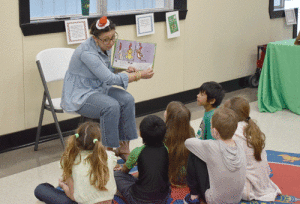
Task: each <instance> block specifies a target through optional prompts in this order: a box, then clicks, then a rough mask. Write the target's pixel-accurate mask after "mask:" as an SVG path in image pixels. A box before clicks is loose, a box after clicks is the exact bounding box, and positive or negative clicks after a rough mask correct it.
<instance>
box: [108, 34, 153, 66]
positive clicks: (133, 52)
mask: <svg viewBox="0 0 300 204" xmlns="http://www.w3.org/2000/svg"><path fill="white" fill-rule="evenodd" d="M155 50H156V44H155V43H143V42H137V41H129V40H117V41H116V44H115V50H114V54H113V63H112V67H114V68H117V69H128V67H129V66H132V67H134V68H136V69H138V70H145V69H148V68H149V67H153V65H154V58H155Z"/></svg>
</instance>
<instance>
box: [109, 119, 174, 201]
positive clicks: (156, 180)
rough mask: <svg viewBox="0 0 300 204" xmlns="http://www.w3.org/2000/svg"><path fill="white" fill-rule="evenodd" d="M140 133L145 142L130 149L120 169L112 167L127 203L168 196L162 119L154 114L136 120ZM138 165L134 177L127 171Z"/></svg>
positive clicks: (159, 199)
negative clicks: (136, 174) (138, 121)
mask: <svg viewBox="0 0 300 204" xmlns="http://www.w3.org/2000/svg"><path fill="white" fill-rule="evenodd" d="M140 134H141V137H142V138H143V143H144V144H145V145H143V146H141V147H137V148H135V149H134V150H132V151H131V152H130V155H129V157H128V160H127V161H126V163H125V165H123V167H122V170H121V171H115V174H114V175H115V180H116V183H117V189H118V190H119V192H120V193H121V194H122V195H123V197H124V198H125V199H126V200H127V202H128V203H130V204H142V203H156V204H163V203H166V201H167V200H168V198H169V194H170V183H169V177H168V167H169V156H168V150H167V147H166V146H165V145H164V144H163V140H164V137H165V134H166V124H165V122H164V121H163V120H162V119H161V118H159V117H157V116H154V115H150V116H147V117H145V118H144V119H143V120H142V122H141V124H140ZM136 164H137V166H138V178H135V177H134V176H132V175H130V174H128V173H129V171H130V169H132V168H133V167H134V165H136Z"/></svg>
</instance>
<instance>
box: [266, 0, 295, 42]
mask: <svg viewBox="0 0 300 204" xmlns="http://www.w3.org/2000/svg"><path fill="white" fill-rule="evenodd" d="M299 4H300V1H299V0H269V14H270V18H271V19H274V18H283V17H285V15H284V9H288V8H295V14H296V18H297V24H296V25H293V36H292V37H293V38H296V37H297V35H298V33H299V28H298V27H299V26H298V22H299V18H298V16H299V15H298V10H299V7H300V5H299Z"/></svg>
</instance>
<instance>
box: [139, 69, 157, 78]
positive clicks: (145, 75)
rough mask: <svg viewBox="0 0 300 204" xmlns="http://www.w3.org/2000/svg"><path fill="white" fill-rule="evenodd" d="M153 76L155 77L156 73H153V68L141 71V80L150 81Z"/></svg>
mask: <svg viewBox="0 0 300 204" xmlns="http://www.w3.org/2000/svg"><path fill="white" fill-rule="evenodd" d="M153 75H154V72H153V69H152V67H150V68H148V69H146V70H143V71H141V78H142V79H150V78H152V77H153Z"/></svg>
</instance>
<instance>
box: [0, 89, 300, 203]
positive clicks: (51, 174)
mask: <svg viewBox="0 0 300 204" xmlns="http://www.w3.org/2000/svg"><path fill="white" fill-rule="evenodd" d="M233 96H242V97H245V98H246V99H247V100H248V101H250V102H251V114H250V116H251V118H253V119H255V120H256V121H257V123H258V125H259V127H260V128H261V130H262V131H263V132H264V133H265V135H266V149H267V150H277V151H286V152H294V153H300V148H299V147H300V116H299V115H296V114H294V113H292V112H290V111H288V110H284V111H279V112H276V113H260V112H259V111H258V107H257V89H251V88H246V89H242V90H238V91H234V92H230V93H227V94H226V96H225V99H224V101H225V100H226V99H228V98H230V97H233ZM195 97H196V96H195ZM187 107H188V108H189V109H190V110H191V112H192V122H191V125H192V127H194V129H197V128H198V126H199V123H200V120H201V119H200V118H201V117H203V114H204V109H203V108H202V107H198V106H197V104H196V102H194V103H190V104H187ZM163 112H164V111H161V112H158V113H155V115H158V116H160V117H163ZM142 119H143V117H140V118H137V119H136V122H137V126H139V123H140V122H141V120H142ZM140 145H141V139H137V140H135V141H132V142H131V145H130V148H131V149H133V148H135V147H136V146H140ZM61 154H62V147H61V144H60V141H59V140H54V141H50V142H47V143H43V144H40V146H39V151H37V152H34V151H33V146H32V147H26V148H22V149H19V150H14V151H11V152H7V153H2V154H0V186H1V190H0V203H1V204H15V203H18V204H19V203H20V204H23V203H24V204H28V203H36V204H38V203H41V202H39V201H38V200H37V199H36V198H35V197H34V194H33V191H34V188H35V187H36V186H37V185H38V184H40V183H42V182H48V183H51V184H53V185H57V180H58V178H59V177H60V176H61V172H60V169H59V162H58V161H59V159H60V155H61Z"/></svg>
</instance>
